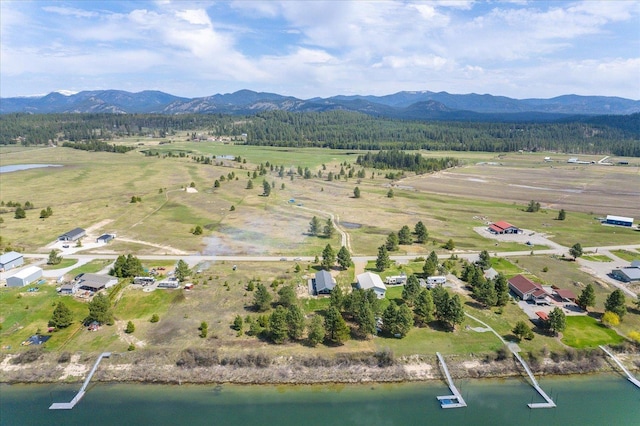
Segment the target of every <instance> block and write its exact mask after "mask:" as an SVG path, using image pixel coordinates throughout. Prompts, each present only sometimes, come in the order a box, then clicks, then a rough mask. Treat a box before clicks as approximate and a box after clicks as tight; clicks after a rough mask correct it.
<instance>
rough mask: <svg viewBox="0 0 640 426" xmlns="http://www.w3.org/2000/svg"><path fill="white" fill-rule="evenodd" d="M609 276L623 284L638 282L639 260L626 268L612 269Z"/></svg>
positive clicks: (639, 277)
mask: <svg viewBox="0 0 640 426" xmlns="http://www.w3.org/2000/svg"><path fill="white" fill-rule="evenodd" d="M611 276H612V277H613V278H615V279H617V280H620V281H622V282H625V283H631V282H636V281H640V260H634V261H633V262H631V266H628V267H626V268H620V269H614V270H613V271H611Z"/></svg>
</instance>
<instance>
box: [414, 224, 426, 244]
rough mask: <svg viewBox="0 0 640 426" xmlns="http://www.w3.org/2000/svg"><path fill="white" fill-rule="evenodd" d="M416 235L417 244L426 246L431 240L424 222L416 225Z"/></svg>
mask: <svg viewBox="0 0 640 426" xmlns="http://www.w3.org/2000/svg"><path fill="white" fill-rule="evenodd" d="M414 233H415V234H416V242H418V243H419V244H424V243H425V242H426V241H427V238H429V233H428V232H427V227H426V226H424V223H422V221H420V222H418V223H416V226H415V229H414Z"/></svg>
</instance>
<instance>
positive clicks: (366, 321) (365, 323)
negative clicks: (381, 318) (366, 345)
mask: <svg viewBox="0 0 640 426" xmlns="http://www.w3.org/2000/svg"><path fill="white" fill-rule="evenodd" d="M356 322H357V324H358V331H359V332H360V334H362V335H363V336H365V337H366V336H369V335H372V334H375V333H376V319H375V316H374V315H373V309H372V307H371V303H369V299H367V297H363V298H362V299H361V300H360V307H359V309H358V315H357V317H356Z"/></svg>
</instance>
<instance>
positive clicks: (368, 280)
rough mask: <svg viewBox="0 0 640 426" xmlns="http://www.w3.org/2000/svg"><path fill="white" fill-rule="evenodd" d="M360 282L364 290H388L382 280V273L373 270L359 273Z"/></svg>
mask: <svg viewBox="0 0 640 426" xmlns="http://www.w3.org/2000/svg"><path fill="white" fill-rule="evenodd" d="M357 279H358V284H360V288H362V289H364V290H368V289H376V288H377V289H379V290H386V289H387V287H386V286H385V285H384V283H383V282H382V279H381V278H380V275H378V274H374V273H371V272H365V273H363V274H360V275H358V277H357Z"/></svg>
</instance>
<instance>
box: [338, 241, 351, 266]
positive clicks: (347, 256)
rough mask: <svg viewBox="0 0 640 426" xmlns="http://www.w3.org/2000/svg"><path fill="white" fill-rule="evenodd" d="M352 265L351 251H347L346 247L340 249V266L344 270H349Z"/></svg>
mask: <svg viewBox="0 0 640 426" xmlns="http://www.w3.org/2000/svg"><path fill="white" fill-rule="evenodd" d="M352 263H353V262H352V261H351V253H349V250H347V248H346V247H345V246H342V247H340V250H339V251H338V265H340V267H341V268H342V269H349V267H351V264H352Z"/></svg>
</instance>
